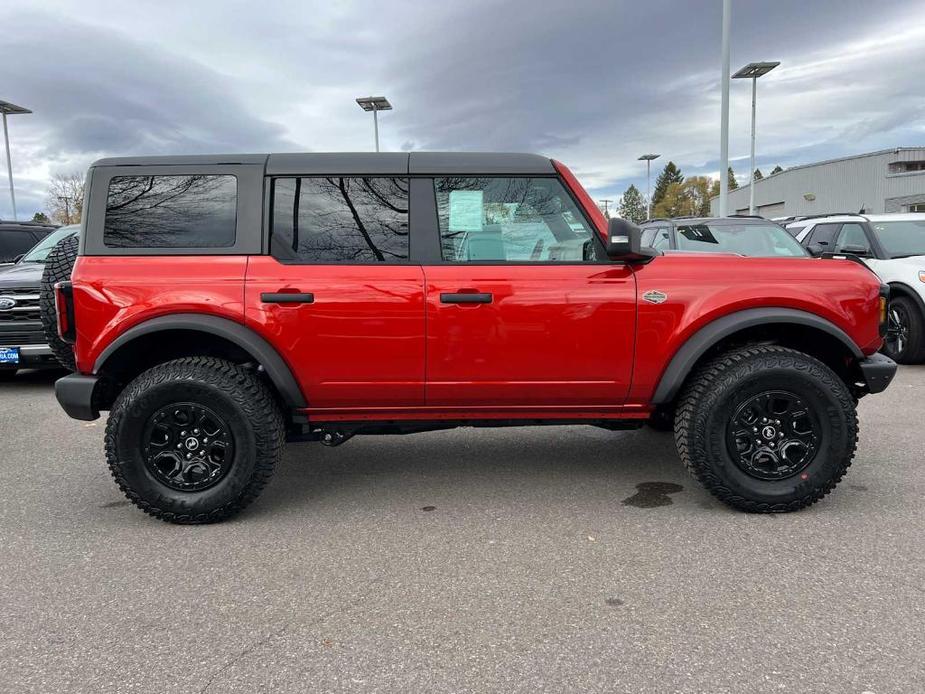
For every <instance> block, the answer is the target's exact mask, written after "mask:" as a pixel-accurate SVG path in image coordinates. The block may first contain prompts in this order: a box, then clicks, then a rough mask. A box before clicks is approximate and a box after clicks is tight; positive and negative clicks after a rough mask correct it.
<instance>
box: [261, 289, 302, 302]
mask: <svg viewBox="0 0 925 694" xmlns="http://www.w3.org/2000/svg"><path fill="white" fill-rule="evenodd" d="M260 300H261V301H262V302H263V303H265V304H313V303H315V295H314V294H312V293H310V292H263V293H262V294H261V295H260Z"/></svg>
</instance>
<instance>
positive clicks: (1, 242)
mask: <svg viewBox="0 0 925 694" xmlns="http://www.w3.org/2000/svg"><path fill="white" fill-rule="evenodd" d="M34 245H35V243H34V242H33V241H32V235H31V234H30V233H29V232H28V231H0V262H3V261H9V260H13V258H15V257H16V256H19V255H22V254H23V253H25V252H26V251H28V250H29V249H30V248H32V246H34Z"/></svg>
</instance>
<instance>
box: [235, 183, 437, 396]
mask: <svg viewBox="0 0 925 694" xmlns="http://www.w3.org/2000/svg"><path fill="white" fill-rule="evenodd" d="M268 184H269V186H270V191H269V192H270V204H269V209H270V214H269V221H268V224H269V227H270V230H271V234H270V248H269V250H270V255H269V256H255V257H251V258H250V259H249V262H248V270H247V281H246V285H245V287H246V289H245V305H246V308H245V316H246V322H247V324H248V325H250V326H251V327H253V328H255V329H256V330H257V331H258V332H260V333H261V334H262V335H264V337H266V338H267V339H268V340H269V341H270V342H271V343H272V344H273V345H274V346H276V348H277V349H278V350H279V351H280V353H281V354H282V356H283V358H284V359H285V360H286V361H287V362H288V364H289V366H290V368H291V369H292V371H293V373H294V374H295V375H296V377H297V378H298V379H299V381H300V385H301V386H302V390H303V393H304V394H305V396H306V398H307V400H308V404H309V407H310V408H311V409H316V410H317V409H322V410H324V409H331V408H334V409H342V408H356V407H358V406H362V407H366V408H369V407H412V406H420V405H422V404H423V403H424V289H423V286H424V275H423V272H422V270H421V267H420V266H419V265H415V264H412V263H411V262H410V260H409V248H410V245H409V235H408V232H409V229H408V211H409V195H408V186H409V180H408V177H407V176H397V175H396V176H375V177H370V176H318V175H314V176H300V175H288V176H277V177H275V178H273V179H271V180H270V181H269V182H268Z"/></svg>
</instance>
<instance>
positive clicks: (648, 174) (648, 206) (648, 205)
mask: <svg viewBox="0 0 925 694" xmlns="http://www.w3.org/2000/svg"><path fill="white" fill-rule="evenodd" d="M660 156H662V155H661V154H643V155H642V156H641V157H639V159H637V160H636V161H644V162H645V163H646V219H650V218H651V217H652V160H653V159H658V158H659V157H660Z"/></svg>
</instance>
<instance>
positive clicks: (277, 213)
mask: <svg viewBox="0 0 925 694" xmlns="http://www.w3.org/2000/svg"><path fill="white" fill-rule="evenodd" d="M271 228H272V236H271V238H270V253H271V254H272V255H273V257H274V258H276V259H277V260H280V261H283V262H294V263H348V264H349V263H357V264H360V263H397V262H404V261H406V260H407V259H408V249H409V240H408V179H407V178H391V177H376V178H373V177H369V178H364V177H333V176H332V177H328V176H326V177H310V178H277V179H275V180H274V181H273V218H272V222H271Z"/></svg>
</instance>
